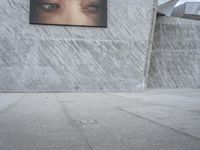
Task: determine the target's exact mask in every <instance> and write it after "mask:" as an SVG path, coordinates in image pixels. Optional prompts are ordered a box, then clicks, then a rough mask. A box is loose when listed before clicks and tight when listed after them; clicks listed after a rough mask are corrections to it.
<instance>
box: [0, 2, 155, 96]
mask: <svg viewBox="0 0 200 150" xmlns="http://www.w3.org/2000/svg"><path fill="white" fill-rule="evenodd" d="M156 5H157V1H156V0H125V1H124V0H108V28H106V29H103V28H81V27H67V26H65V27H61V26H40V25H29V0H1V3H0V20H1V22H0V91H1V92H73V91H82V92H83V91H86V92H89V91H135V90H142V89H143V88H144V87H145V86H146V85H145V80H146V78H145V77H146V72H147V70H148V67H147V66H148V64H147V63H148V62H149V60H148V58H149V51H150V48H151V44H150V43H151V37H152V31H153V25H154V18H155V14H156V13H155V11H156Z"/></svg>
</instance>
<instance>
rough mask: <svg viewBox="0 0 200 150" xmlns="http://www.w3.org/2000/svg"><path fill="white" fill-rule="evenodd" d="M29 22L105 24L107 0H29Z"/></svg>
mask: <svg viewBox="0 0 200 150" xmlns="http://www.w3.org/2000/svg"><path fill="white" fill-rule="evenodd" d="M30 23H31V24H49V25H72V26H94V27H106V26H107V0H31V1H30Z"/></svg>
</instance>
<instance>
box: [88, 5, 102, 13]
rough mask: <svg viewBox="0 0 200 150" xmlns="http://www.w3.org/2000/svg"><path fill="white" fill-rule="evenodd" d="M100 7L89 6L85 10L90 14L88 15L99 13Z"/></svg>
mask: <svg viewBox="0 0 200 150" xmlns="http://www.w3.org/2000/svg"><path fill="white" fill-rule="evenodd" d="M99 9H100V7H99V6H98V5H94V4H92V5H88V6H86V7H85V10H86V11H87V12H88V13H97V12H98V11H99Z"/></svg>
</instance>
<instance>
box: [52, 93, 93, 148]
mask: <svg viewBox="0 0 200 150" xmlns="http://www.w3.org/2000/svg"><path fill="white" fill-rule="evenodd" d="M55 97H56V100H57V102H58V103H59V105H60V107H61V109H62V111H63V113H64V115H65V117H66V119H67V120H68V121H69V123H70V125H71V126H72V127H73V128H74V129H75V130H76V131H77V133H78V134H79V135H80V137H81V138H82V139H83V140H84V141H85V143H86V144H87V146H88V148H89V150H93V148H92V146H91V145H90V144H89V142H88V140H87V139H86V137H85V136H84V135H83V133H82V131H81V130H80V127H79V126H78V125H77V124H76V122H75V121H74V120H73V119H72V117H71V116H70V114H69V111H68V109H67V107H66V106H65V104H64V103H63V102H62V101H61V100H60V99H59V98H58V96H57V95H56V94H55Z"/></svg>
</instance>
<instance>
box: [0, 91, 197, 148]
mask: <svg viewBox="0 0 200 150" xmlns="http://www.w3.org/2000/svg"><path fill="white" fill-rule="evenodd" d="M0 150H200V90H147V91H146V92H144V93H35V94H23V93H20V94H14V93H13V94H11V93H10V94H6V93H1V94H0Z"/></svg>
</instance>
